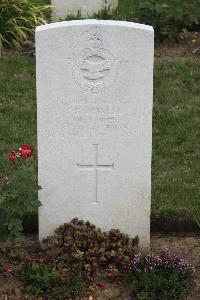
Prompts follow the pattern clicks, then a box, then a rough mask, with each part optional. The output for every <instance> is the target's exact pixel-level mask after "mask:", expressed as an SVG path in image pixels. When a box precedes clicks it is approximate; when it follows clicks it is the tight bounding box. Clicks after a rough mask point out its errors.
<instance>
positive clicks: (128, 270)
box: [124, 249, 195, 300]
mask: <svg viewBox="0 0 200 300" xmlns="http://www.w3.org/2000/svg"><path fill="white" fill-rule="evenodd" d="M124 271H125V272H124V277H125V279H126V281H127V283H128V284H130V285H131V287H132V294H133V296H134V297H135V298H134V299H137V300H142V299H152V300H156V299H158V300H159V299H166V300H167V299H169V300H171V299H182V297H183V296H184V295H186V294H187V293H188V291H189V290H190V288H191V283H192V274H193V273H194V272H195V269H194V267H193V266H191V265H190V264H189V263H188V262H187V261H186V260H184V259H182V258H181V257H180V256H173V255H171V253H170V251H169V250H168V249H165V250H163V251H162V252H161V254H160V255H157V256H154V255H147V256H146V257H142V256H141V255H135V257H134V258H133V260H132V261H131V262H130V263H129V264H127V265H126V266H125V268H124Z"/></svg>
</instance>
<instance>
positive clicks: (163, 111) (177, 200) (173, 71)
mask: <svg viewBox="0 0 200 300" xmlns="http://www.w3.org/2000/svg"><path fill="white" fill-rule="evenodd" d="M199 70H200V62H197V61H189V60H183V59H182V60H181V59H177V60H174V61H168V60H159V61H157V62H156V64H155V79H154V116H153V117H154V119H153V164H152V218H157V217H162V216H166V215H181V216H184V215H188V214H189V215H193V214H194V215H195V217H196V218H198V220H200V193H199V186H200V176H199V174H198V171H199V167H200V153H199V152H200V151H199V150H200V136H199V132H200V122H199V118H200V99H199V95H200V72H199ZM23 143H28V144H30V145H31V146H33V147H36V94H35V60H34V59H31V58H20V57H17V58H9V59H8V58H1V59H0V157H1V160H0V178H4V177H5V176H9V174H10V172H11V168H10V162H9V150H10V149H12V148H17V147H18V146H19V145H21V144H23Z"/></svg>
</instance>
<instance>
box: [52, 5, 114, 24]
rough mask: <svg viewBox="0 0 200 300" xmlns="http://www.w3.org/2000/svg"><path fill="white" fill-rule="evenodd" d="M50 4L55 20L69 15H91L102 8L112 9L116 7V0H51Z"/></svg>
mask: <svg viewBox="0 0 200 300" xmlns="http://www.w3.org/2000/svg"><path fill="white" fill-rule="evenodd" d="M51 4H52V19H53V20H54V21H56V20H59V19H65V18H66V17H67V16H69V15H73V16H77V15H79V16H80V15H81V16H82V17H88V16H92V15H93V14H94V13H97V12H98V11H100V10H102V9H104V8H107V9H109V10H110V11H112V10H114V9H116V8H117V6H118V0H52V1H51Z"/></svg>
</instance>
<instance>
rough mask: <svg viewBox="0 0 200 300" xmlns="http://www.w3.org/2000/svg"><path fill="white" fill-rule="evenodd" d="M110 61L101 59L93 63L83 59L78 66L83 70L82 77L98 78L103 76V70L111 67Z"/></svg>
mask: <svg viewBox="0 0 200 300" xmlns="http://www.w3.org/2000/svg"><path fill="white" fill-rule="evenodd" d="M111 65H112V64H111V62H110V61H103V62H100V63H98V62H97V63H93V62H90V61H84V62H83V64H82V65H81V66H80V69H81V70H82V71H83V77H84V78H86V79H89V80H98V79H101V78H104V76H105V74H104V71H109V70H110V69H111Z"/></svg>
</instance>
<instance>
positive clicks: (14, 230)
mask: <svg viewBox="0 0 200 300" xmlns="http://www.w3.org/2000/svg"><path fill="white" fill-rule="evenodd" d="M31 157H33V148H32V147H30V146H29V145H28V144H24V145H22V146H21V147H19V149H16V150H11V151H10V156H9V158H10V161H11V168H10V171H9V173H8V175H7V176H6V177H5V179H4V180H3V184H2V187H1V193H0V240H2V239H8V238H17V239H21V238H23V219H24V216H26V215H36V214H37V209H38V207H39V206H40V205H41V204H40V202H39V201H38V190H39V187H38V183H37V165H36V159H28V158H31ZM33 158H34V157H33ZM16 160H19V163H18V164H15V162H16ZM13 163H14V164H13Z"/></svg>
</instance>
